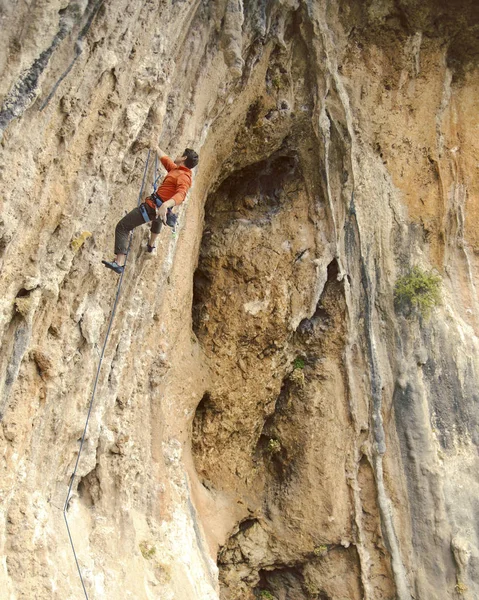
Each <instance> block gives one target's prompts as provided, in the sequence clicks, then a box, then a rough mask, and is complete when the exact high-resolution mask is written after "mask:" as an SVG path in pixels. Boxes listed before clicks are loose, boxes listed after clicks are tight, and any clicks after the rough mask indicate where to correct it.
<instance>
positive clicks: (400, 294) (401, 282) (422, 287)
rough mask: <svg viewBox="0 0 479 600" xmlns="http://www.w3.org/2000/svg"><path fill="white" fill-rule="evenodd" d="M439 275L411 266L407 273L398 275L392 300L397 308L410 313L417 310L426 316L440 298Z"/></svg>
mask: <svg viewBox="0 0 479 600" xmlns="http://www.w3.org/2000/svg"><path fill="white" fill-rule="evenodd" d="M441 281H442V279H441V277H439V275H436V274H435V273H433V272H432V271H423V270H422V269H420V268H419V267H413V268H412V269H411V270H410V271H409V273H407V275H404V276H403V277H400V278H399V279H398V280H397V281H396V285H395V286H394V301H395V304H396V306H397V307H398V308H400V309H403V310H405V311H407V312H408V313H410V312H411V311H413V310H417V311H419V313H420V314H421V315H422V316H423V317H428V316H429V315H430V313H431V311H432V309H433V308H434V307H435V306H437V305H438V304H439V301H440V299H441V294H440V289H441Z"/></svg>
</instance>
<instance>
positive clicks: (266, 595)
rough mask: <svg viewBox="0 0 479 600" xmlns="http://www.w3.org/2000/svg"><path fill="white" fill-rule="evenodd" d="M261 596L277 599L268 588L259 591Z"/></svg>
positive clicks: (267, 599)
mask: <svg viewBox="0 0 479 600" xmlns="http://www.w3.org/2000/svg"><path fill="white" fill-rule="evenodd" d="M259 597H260V598H261V600H276V598H275V597H274V596H273V594H272V593H271V592H268V590H261V592H260V593H259Z"/></svg>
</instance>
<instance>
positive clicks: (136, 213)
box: [115, 204, 162, 254]
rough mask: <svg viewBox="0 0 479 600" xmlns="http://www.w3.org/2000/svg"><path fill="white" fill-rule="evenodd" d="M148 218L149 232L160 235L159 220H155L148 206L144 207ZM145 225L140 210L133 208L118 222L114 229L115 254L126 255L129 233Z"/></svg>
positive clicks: (151, 209) (153, 213) (154, 214)
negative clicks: (149, 222)
mask: <svg viewBox="0 0 479 600" xmlns="http://www.w3.org/2000/svg"><path fill="white" fill-rule="evenodd" d="M144 206H145V208H146V210H147V212H148V216H149V217H150V219H151V232H152V233H160V231H161V224H162V223H161V219H157V218H156V212H155V209H154V208H151V206H148V204H145V205H144ZM144 223H145V219H144V218H143V215H142V214H141V211H140V208H139V207H138V208H134V209H133V210H132V211H131V212H129V213H128V214H127V215H125V216H124V217H123V219H121V221H118V224H117V226H116V229H115V254H126V250H127V248H128V236H129V234H130V231H132V230H133V229H135V227H139V226H140V225H143V224H144Z"/></svg>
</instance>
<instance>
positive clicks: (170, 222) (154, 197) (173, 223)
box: [140, 192, 178, 230]
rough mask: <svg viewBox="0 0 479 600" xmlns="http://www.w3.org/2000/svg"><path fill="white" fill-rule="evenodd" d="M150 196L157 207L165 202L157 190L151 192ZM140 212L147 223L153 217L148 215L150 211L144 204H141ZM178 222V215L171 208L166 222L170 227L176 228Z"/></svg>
mask: <svg viewBox="0 0 479 600" xmlns="http://www.w3.org/2000/svg"><path fill="white" fill-rule="evenodd" d="M148 198H150V199H151V200H153V202H154V203H155V205H156V207H157V208H159V207H160V206H161V205H162V204H163V200H162V199H161V198H160V197H159V196H158V194H157V193H156V192H153V193H152V194H150V195H149V196H148ZM140 212H141V216H142V217H143V220H144V221H145V223H149V222H150V221H151V219H150V217H149V216H148V211H147V210H146V206H145V205H144V204H140ZM177 223H178V217H177V216H176V215H175V213H174V212H173V210H172V209H171V208H169V209H168V210H167V213H166V224H167V225H168V227H171V229H173V230H176V225H177Z"/></svg>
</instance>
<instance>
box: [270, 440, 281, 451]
mask: <svg viewBox="0 0 479 600" xmlns="http://www.w3.org/2000/svg"><path fill="white" fill-rule="evenodd" d="M267 448H268V452H269V453H270V454H277V453H278V452H281V442H280V441H279V440H276V439H274V438H271V439H270V440H269V442H268V446H267Z"/></svg>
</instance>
